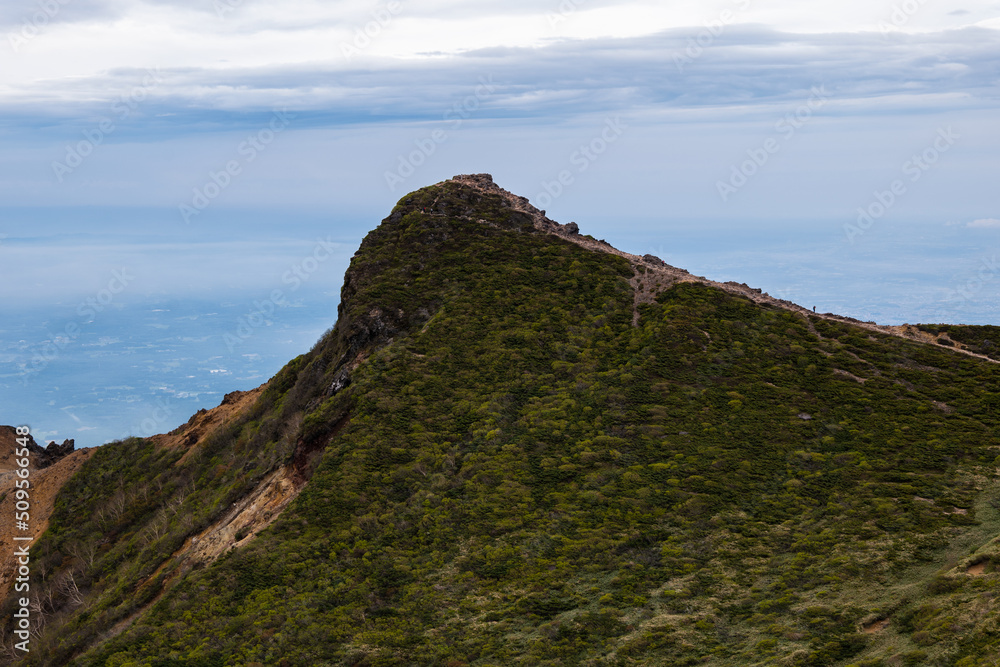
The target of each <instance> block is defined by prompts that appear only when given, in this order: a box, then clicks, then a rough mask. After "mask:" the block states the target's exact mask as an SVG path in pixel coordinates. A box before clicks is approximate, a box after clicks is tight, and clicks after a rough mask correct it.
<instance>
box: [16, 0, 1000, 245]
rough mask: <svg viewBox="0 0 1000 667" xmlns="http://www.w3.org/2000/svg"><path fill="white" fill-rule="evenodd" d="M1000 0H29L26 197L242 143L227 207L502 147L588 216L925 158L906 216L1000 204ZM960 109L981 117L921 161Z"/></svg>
mask: <svg viewBox="0 0 1000 667" xmlns="http://www.w3.org/2000/svg"><path fill="white" fill-rule="evenodd" d="M665 5H666V6H665ZM998 16H1000V2H996V1H991V0H963V1H961V2H957V3H944V2H935V1H933V0H923V1H921V0H908V1H907V2H902V1H901V0H893V1H888V0H887V1H885V2H871V1H870V0H866V1H864V2H862V1H860V0H857V1H855V0H847V1H845V0H836V1H833V0H828V1H821V2H809V3H803V2H792V1H790V0H770V1H767V0H729V1H726V0H724V1H721V2H697V3H695V2H674V3H662V2H606V1H604V2H602V1H600V0H561V1H558V0H552V1H551V2H530V3H529V2H519V1H511V0H504V2H499V1H497V2H492V1H489V2H476V3H469V2H458V1H445V0H440V1H435V2H427V1H424V2H414V1H411V2H407V1H405V0H395V1H393V2H352V3H344V2H337V3H331V2H319V1H316V2H309V1H300V0H292V1H285V2H280V3H279V2H269V1H266V0H193V1H184V2H182V1H179V0H178V1H177V2H172V1H160V2H155V1H151V0H32V1H27V0H16V1H8V2H5V3H3V5H2V8H0V30H2V34H3V35H4V37H5V39H4V40H3V41H4V43H3V44H2V45H0V66H2V69H0V91H2V97H0V123H2V125H0V128H2V129H0V132H2V138H3V142H4V151H3V154H2V157H0V178H2V185H0V205H4V206H8V207H51V206H79V205H88V206H94V205H97V206H126V205H128V206H148V207H169V208H175V209H180V207H181V206H182V205H183V204H185V203H187V204H189V205H190V204H191V203H192V201H193V200H194V199H195V198H196V197H197V194H196V192H195V190H199V191H203V188H204V187H205V186H206V185H208V184H209V182H210V180H211V174H213V173H215V174H218V173H219V170H220V169H223V170H224V168H225V166H226V165H227V164H229V163H231V162H235V163H236V170H238V171H239V174H238V175H236V176H235V177H234V178H232V179H231V182H227V183H226V186H225V187H224V188H222V189H221V191H220V192H219V193H218V194H217V196H216V197H215V198H213V199H212V200H211V206H209V207H206V208H213V209H214V208H225V207H239V206H254V207H261V206H264V207H273V208H277V209H282V210H289V207H290V208H291V209H295V210H300V209H308V210H313V211H315V210H318V207H320V208H324V209H326V210H327V211H329V212H331V214H332V213H335V212H337V211H339V212H341V213H344V214H347V213H351V214H354V213H357V214H364V215H366V216H367V215H369V214H370V213H371V212H373V211H385V210H386V207H387V206H389V205H391V203H392V202H394V201H395V200H396V199H398V197H399V196H400V195H401V194H403V193H405V191H407V190H409V189H413V188H415V187H418V186H422V185H426V184H428V183H432V182H435V181H437V180H439V179H441V178H446V177H448V176H451V175H453V174H454V173H464V172H468V171H490V172H493V173H494V174H495V175H496V176H497V180H498V181H500V182H501V183H502V184H503V185H505V186H506V187H508V188H510V189H516V190H517V191H519V192H520V193H524V194H526V195H527V196H529V197H531V198H532V199H535V200H538V199H541V200H542V203H543V204H544V203H550V205H549V206H548V209H550V213H553V214H560V215H568V216H570V217H582V216H583V215H584V214H585V213H586V212H588V211H589V212H591V213H594V214H598V213H600V214H610V213H611V212H621V213H624V214H626V215H628V216H637V217H645V218H659V217H666V218H668V219H672V220H681V219H700V220H708V219H711V220H726V221H730V222H733V221H740V220H746V219H768V220H771V219H774V220H796V221H800V222H815V221H818V220H821V219H822V220H823V221H825V222H826V223H829V221H831V220H838V219H843V220H846V221H848V222H849V221H850V219H851V217H852V214H853V213H854V212H855V211H856V209H857V208H858V207H859V206H860V207H867V206H868V205H869V204H870V203H871V202H872V201H874V200H873V197H874V196H875V193H876V192H879V191H885V190H887V189H891V187H890V186H891V184H892V182H893V181H894V180H897V179H903V180H904V181H905V182H906V183H907V185H908V187H907V188H906V190H907V191H906V194H905V196H902V197H899V198H898V199H899V201H897V202H894V203H893V206H892V207H890V209H891V210H889V211H888V212H887V213H886V216H887V217H889V216H912V217H913V218H914V219H915V220H916V219H918V218H919V219H920V220H922V221H925V222H938V223H940V224H944V223H946V222H949V221H951V222H953V223H959V224H968V223H972V222H974V221H976V220H992V219H996V218H1000V211H998V210H997V208H996V207H997V199H996V197H995V194H994V183H995V178H994V175H993V173H992V172H993V171H994V170H993V169H992V168H991V167H993V166H995V156H996V155H997V150H998V148H1000V146H998V138H1000V133H998V132H997V131H996V127H997V126H996V121H995V118H996V109H997V95H998V92H1000V87H998V82H1000V77H998V69H1000V68H998V63H1000V59H998V56H1000V39H998V35H1000V33H998V29H1000V18H998ZM366 33H367V34H366ZM817 91H819V92H817ZM281 110H285V111H286V116H285V117H284V118H283V119H282V120H281V121H280V122H279V123H278V126H279V128H280V129H281V130H282V131H281V132H280V133H278V134H277V135H275V136H272V135H270V134H269V133H268V132H269V129H268V128H269V127H270V126H271V125H272V124H273V123H274V122H275V117H274V116H273V113H274V112H275V111H281ZM616 119H617V121H618V123H619V125H618V127H619V128H620V129H621V133H620V134H619V135H615V136H614V139H615V141H614V142H612V143H610V144H609V145H604V146H602V143H601V141H600V140H599V137H601V134H602V132H604V127H605V124H606V123H607V122H609V121H610V122H615V121H616ZM949 128H951V129H950V130H949ZM435 130H437V131H439V133H438V135H437V136H438V137H439V138H440V137H441V133H443V135H444V138H443V140H441V141H434V140H433V139H431V137H432V133H434V131H435ZM942 131H944V132H950V133H951V136H953V137H958V138H957V139H956V140H955V141H954V142H953V144H949V145H948V146H947V149H948V150H947V153H943V152H939V153H941V154H939V155H937V158H939V159H935V162H934V163H933V164H932V165H928V166H930V169H928V170H923V169H922V168H921V176H922V178H920V179H918V180H919V182H918V181H911V180H909V179H910V178H911V176H909V175H905V174H904V173H903V172H904V169H905V165H906V164H907V161H908V160H909V159H910V158H911V157H913V156H919V155H922V154H923V153H924V152H925V151H927V152H928V155H929V156H931V157H934V153H935V151H934V150H933V147H934V144H935V141H937V140H938V136H939V132H942ZM262 132H263V135H262V136H261V134H260V133H262ZM253 137H257V138H258V144H260V146H261V149H260V150H257V149H256V148H253V147H252V146H251V147H250V148H248V147H247V145H246V144H244V141H246V140H247V139H248V138H251V139H252V138H253ZM264 140H271V141H264ZM428 141H430V143H428ZM81 142H83V143H82V144H81ZM421 142H422V143H421ZM769 142H770V143H769ZM591 143H594V145H595V147H596V148H603V149H604V150H602V152H601V153H600V154H593V153H591V154H590V155H588V156H583V157H581V155H580V154H577V152H576V151H577V149H579V148H580V147H585V146H588V145H590V144H591ZM88 144H92V145H88ZM421 146H423V147H424V149H423V153H424V154H423V155H422V156H420V155H414V154H413V151H415V150H416V151H420V150H421V149H420V147H421ZM943 146H944V145H943V144H941V143H940V142H939V144H938V148H942V147H943ZM241 147H242V149H243V150H242V151H241ZM767 147H770V148H771V149H774V150H773V151H770V152H766V153H765V154H763V155H765V156H766V157H767V158H768V159H767V162H768V163H767V164H758V165H756V167H757V168H756V169H755V168H754V167H755V165H752V164H745V163H746V160H748V159H751V158H752V157H753V155H754V154H756V155H758V156H761V155H762V153H761V152H760V151H761V149H765V148H767ZM84 152H87V153H88V154H87V155H82V153H84ZM251 154H253V159H252V160H251V159H250V157H251ZM574 157H575V158H576V159H575V160H574ZM401 158H402V161H401ZM761 161H762V160H760V159H758V160H757V162H758V163H759V162H761ZM417 163H419V164H417ZM734 168H735V169H736V170H740V169H741V168H742V171H743V174H742V176H746V175H747V173H748V172H751V171H752V172H754V173H753V174H752V175H751V176H749V178H747V179H746V182H745V183H743V182H742V179H741V175H740V174H736V173H734V171H733V170H734ZM563 171H568V172H569V173H570V175H571V177H572V181H573V183H572V184H568V185H567V186H566V187H564V188H563V189H562V191H561V192H559V193H558V196H555V197H552V196H550V197H545V196H543V195H544V194H545V193H546V189H545V187H544V185H545V183H552V182H553V180H557V179H558V175H559V173H560V172H563ZM392 174H395V175H396V176H398V177H399V178H398V179H397V178H394V177H392ZM221 178H222V179H223V180H225V177H224V176H223V177H221ZM911 183H912V185H911ZM596 186H600V187H599V190H598V189H597V187H596ZM209 188H210V193H209V194H216V193H215V191H214V188H213V187H212V186H209ZM730 188H733V189H735V190H736V191H735V192H732V191H731V190H730ZM552 189H558V188H551V189H550V191H549V194H551V190H552ZM598 193H599V197H598V196H597V194H598ZM550 200H551V202H550ZM195 203H197V202H195ZM876 210H877V209H876ZM204 212H205V211H203V210H202V209H199V213H198V215H197V216H194V217H196V218H198V219H200V220H204V219H206V218H207V217H208V216H207V215H202V213H204ZM179 215H180V216H181V217H183V216H182V215H181V214H180V213H179ZM191 217H192V216H188V220H187V222H190V219H191ZM854 217H857V216H856V215H855V216H854ZM5 233H7V234H9V235H11V234H13V235H16V234H18V233H20V230H19V228H16V226H15V228H12V229H8V230H5Z"/></svg>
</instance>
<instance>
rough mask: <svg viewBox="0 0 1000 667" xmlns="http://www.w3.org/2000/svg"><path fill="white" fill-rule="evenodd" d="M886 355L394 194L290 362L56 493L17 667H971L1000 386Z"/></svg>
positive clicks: (909, 348) (485, 204)
mask: <svg viewBox="0 0 1000 667" xmlns="http://www.w3.org/2000/svg"><path fill="white" fill-rule="evenodd" d="M889 333H895V332H886V331H881V330H880V329H879V328H878V327H876V326H875V325H866V324H864V323H859V324H855V323H851V322H848V321H844V320H843V319H842V318H837V317H836V316H832V315H830V316H819V315H814V314H812V313H807V312H805V311H804V309H801V308H798V307H797V306H795V305H794V304H787V303H785V302H778V301H775V300H773V299H770V298H769V297H767V296H766V295H763V294H761V293H760V292H759V291H757V290H753V289H751V288H749V287H747V286H746V285H739V284H735V283H730V284H722V285H720V284H717V283H713V282H712V281H708V280H706V279H704V278H699V277H697V276H692V275H690V274H688V273H687V272H686V271H683V270H682V269H678V268H675V267H671V266H669V265H667V264H666V263H665V262H663V261H662V260H660V259H658V258H656V257H652V256H645V257H637V256H634V255H629V254H627V253H622V252H620V251H617V250H615V249H614V248H612V247H611V246H609V245H608V244H606V243H604V242H602V241H598V240H596V239H592V238H590V237H587V236H586V235H583V234H580V230H579V228H578V226H576V225H575V224H570V225H559V224H558V223H555V222H554V221H551V220H549V219H548V218H547V217H546V216H545V214H544V212H542V211H539V210H537V209H535V208H534V207H531V206H530V204H529V203H528V202H527V200H525V199H523V198H521V197H517V196H516V195H513V194H511V193H509V192H506V191H505V190H503V189H501V188H499V187H498V186H497V185H496V184H495V183H493V181H492V179H491V178H489V177H488V176H486V175H466V176H459V177H456V178H455V179H452V180H449V181H446V182H444V183H440V184H437V185H435V186H431V187H428V188H424V189H422V190H419V191H417V192H414V193H411V194H409V195H406V196H405V197H403V198H402V199H401V200H400V202H399V204H398V205H397V206H396V207H395V208H394V209H393V211H392V212H391V214H390V215H389V216H388V217H387V218H386V219H385V220H383V221H382V223H381V224H380V225H379V226H378V228H377V229H375V230H373V231H372V232H371V233H370V234H369V235H368V236H367V237H366V238H365V239H364V241H363V242H362V244H361V247H360V248H359V250H358V252H357V253H356V254H355V256H354V257H353V258H352V261H351V265H350V267H349V269H348V271H347V274H346V276H345V281H344V286H343V290H342V300H341V304H340V306H339V309H338V321H337V323H336V326H335V327H334V328H333V329H332V330H331V331H330V332H328V333H327V334H326V335H325V336H324V337H323V338H322V339H321V340H320V341H319V342H318V343H317V344H316V346H315V347H314V348H313V349H312V350H311V351H310V352H309V353H307V354H304V355H302V356H300V357H298V358H296V359H294V360H292V361H291V362H290V363H289V364H288V365H287V366H286V367H285V368H284V369H282V371H281V372H279V373H278V374H277V375H276V376H275V377H274V378H272V379H271V380H270V381H269V382H268V383H267V385H265V386H263V387H261V388H260V389H258V390H257V391H255V392H251V393H248V394H246V395H241V396H234V397H233V398H232V400H228V399H227V402H226V403H225V404H224V405H223V406H220V408H219V409H217V410H222V408H226V410H228V412H225V411H222V412H218V413H215V414H213V412H212V411H210V412H207V413H205V414H199V415H195V416H194V417H192V420H191V421H190V422H189V423H188V424H187V425H185V426H184V427H182V428H181V429H179V430H178V431H176V432H175V433H172V434H167V435H164V436H157V437H156V438H152V439H149V440H145V441H141V440H130V441H126V442H122V443H114V444H112V445H109V446H106V447H103V448H100V450H98V451H97V452H95V453H94V454H93V455H92V456H91V457H90V458H89V460H88V461H86V463H85V464H84V465H83V466H82V467H81V469H80V471H79V472H78V473H77V474H76V475H74V476H73V477H72V478H71V479H69V480H68V481H67V482H66V483H65V485H64V486H63V490H62V492H61V493H60V497H59V501H58V502H57V503H56V505H55V509H54V510H53V513H52V517H51V519H50V530H49V531H48V532H47V533H46V534H45V535H44V536H43V537H41V538H40V539H39V541H38V545H37V546H36V548H35V551H34V552H33V558H34V559H36V560H37V562H38V565H39V568H40V569H39V572H45V574H44V575H43V577H42V578H41V580H40V581H39V582H38V587H39V591H40V593H41V601H40V604H39V609H40V611H41V612H42V614H41V616H42V618H41V621H40V623H39V625H37V626H36V628H35V629H36V631H37V639H36V641H37V650H33V653H32V654H31V655H29V656H28V657H27V658H24V659H23V662H25V663H26V664H51V665H66V664H84V665H126V664H151V665H152V664H188V665H196V664H197V665H216V664H218V665H224V664H262V665H263V664H282V665H317V664H356V665H396V664H399V665H409V664H452V665H461V664H470V665H472V664H476V665H493V664H532V665H534V664H553V665H556V664H567V665H569V664H621V665H629V664H669V665H680V664H712V665H727V666H729V665H732V666H735V665H747V664H789V665H824V666H826V665H848V664H868V665H877V664H907V663H909V664H918V663H919V662H920V661H924V662H926V663H927V664H962V665H977V664H988V663H986V662H985V661H984V659H982V656H984V655H990V651H994V650H995V649H996V639H995V636H994V635H992V634H991V628H992V627H994V624H995V623H996V622H997V620H998V618H1000V614H998V611H997V610H996V609H994V607H993V606H992V603H990V602H988V600H991V599H992V597H990V598H986V597H984V596H983V594H984V593H990V594H991V595H992V593H993V591H995V589H996V588H997V587H998V584H1000V577H998V576H997V574H996V573H995V563H998V562H1000V546H998V542H997V540H996V539H995V538H996V536H997V534H1000V514H998V512H997V506H998V505H1000V502H998V501H997V498H1000V485H998V482H997V475H996V472H997V469H996V467H997V461H998V459H997V456H998V454H1000V431H998V429H1000V417H998V415H1000V405H998V403H997V400H998V399H997V397H998V396H1000V370H998V369H997V367H996V365H995V364H994V363H992V362H991V361H988V360H985V359H979V358H975V357H972V356H970V355H968V354H961V353H958V352H956V351H955V350H953V349H945V348H948V346H942V345H940V343H939V342H937V341H935V342H933V344H918V343H916V342H913V341H911V340H907V339H905V338H904V337H903V336H901V335H887V334H889ZM963 336H964V337H963V338H962V340H968V341H974V340H975V341H979V340H980V337H977V336H978V333H977V332H971V333H967V334H963ZM939 338H940V336H939ZM978 349H987V348H985V347H984V346H983V344H981V343H980V344H979V347H978V348H977V350H978ZM970 351H972V350H970ZM976 353H977V354H978V352H976ZM70 577H72V582H73V583H74V585H76V593H75V594H67V593H66V587H65V585H63V586H62V587H60V582H62V583H63V584H64V583H65V582H66V581H69V578H70ZM980 598H982V599H985V600H987V601H986V602H982V601H977V600H980ZM5 613H6V610H5ZM960 661H964V662H960Z"/></svg>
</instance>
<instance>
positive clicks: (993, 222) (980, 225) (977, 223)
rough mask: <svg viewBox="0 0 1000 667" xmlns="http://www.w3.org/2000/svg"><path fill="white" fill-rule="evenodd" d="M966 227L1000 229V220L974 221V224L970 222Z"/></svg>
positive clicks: (982, 219) (983, 219) (985, 219)
mask: <svg viewBox="0 0 1000 667" xmlns="http://www.w3.org/2000/svg"><path fill="white" fill-rule="evenodd" d="M966 226H967V227H978V228H986V227H997V228H1000V220H998V219H996V218H981V219H979V220H973V221H972V222H970V223H969V224H968V225H966Z"/></svg>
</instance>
